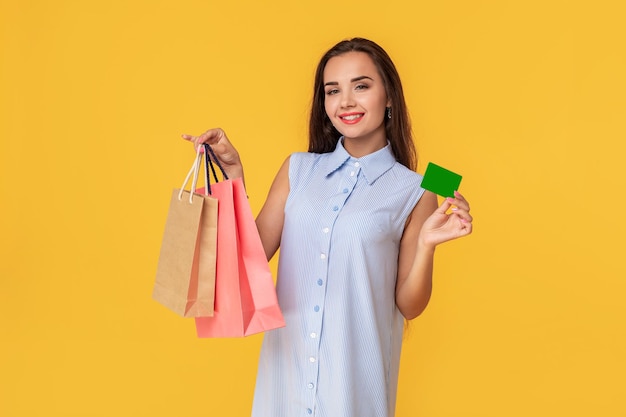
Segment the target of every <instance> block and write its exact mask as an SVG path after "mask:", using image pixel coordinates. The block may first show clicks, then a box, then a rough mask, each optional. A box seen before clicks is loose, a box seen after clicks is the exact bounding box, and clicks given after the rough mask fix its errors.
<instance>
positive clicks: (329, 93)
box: [326, 88, 339, 96]
mask: <svg viewBox="0 0 626 417" xmlns="http://www.w3.org/2000/svg"><path fill="white" fill-rule="evenodd" d="M338 92H339V90H338V89H336V88H332V89H330V90H326V95H328V96H332V95H334V94H337V93H338Z"/></svg>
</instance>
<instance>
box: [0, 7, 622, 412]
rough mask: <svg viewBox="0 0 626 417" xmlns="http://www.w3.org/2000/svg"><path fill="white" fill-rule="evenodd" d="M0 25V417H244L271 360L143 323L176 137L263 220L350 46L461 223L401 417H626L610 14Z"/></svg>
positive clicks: (179, 161)
mask: <svg viewBox="0 0 626 417" xmlns="http://www.w3.org/2000/svg"><path fill="white" fill-rule="evenodd" d="M0 4H1V5H0V34H1V35H0V36H1V38H0V48H1V51H0V53H1V57H0V141H1V146H0V195H1V197H0V198H1V207H0V210H1V216H0V236H1V237H0V240H1V247H0V257H1V262H0V335H1V336H0V415H2V416H7V417H13V416H44V415H45V416H148V415H149V416H247V415H248V413H249V409H250V405H251V400H252V390H253V384H254V378H255V373H256V360H257V355H258V349H259V346H260V342H261V337H260V336H253V337H250V338H246V339H226V340H225V339H219V340H218V339H212V340H206V339H205V340H199V339H197V338H196V337H195V330H194V326H193V322H192V321H190V320H186V319H182V318H179V317H177V316H175V315H174V314H173V313H171V312H169V311H168V310H166V309H165V308H163V307H161V306H160V305H158V304H157V303H155V302H154V301H152V300H151V291H152V285H153V282H154V274H155V270H156V263H157V257H158V252H159V247H160V239H161V235H162V232H163V226H164V221H165V216H166V211H167V205H168V201H169V196H170V192H171V189H172V188H174V187H177V186H179V183H180V182H181V181H182V179H183V177H184V174H185V173H186V170H187V168H188V166H189V165H190V163H191V161H192V159H193V153H192V149H191V147H190V146H189V145H188V144H186V143H184V142H183V141H182V140H181V139H180V134H182V133H191V134H198V133H200V132H202V131H204V130H205V129H207V128H210V127H216V126H220V127H223V128H224V129H226V131H227V132H228V134H229V136H230V137H231V139H232V140H233V141H234V142H235V143H236V144H237V146H238V148H239V150H240V153H241V155H242V158H243V160H244V162H245V166H246V173H247V185H248V192H249V194H250V202H251V204H252V208H253V211H255V212H258V210H259V208H260V205H261V204H262V201H263V200H264V197H265V195H266V192H267V190H268V187H269V185H270V182H271V180H272V178H273V176H274V174H275V172H276V170H277V169H278V167H279V164H280V162H281V161H282V160H283V159H284V158H285V157H286V156H287V154H288V153H290V152H293V151H299V150H304V149H306V123H307V120H306V116H307V112H308V107H309V103H310V95H311V85H312V76H313V70H314V66H315V65H316V63H317V61H318V59H319V57H320V56H321V54H322V53H323V52H324V51H325V50H326V49H327V48H329V47H330V46H331V45H333V44H334V43H335V42H337V41H339V40H341V39H344V38H347V37H352V36H364V37H368V38H371V39H373V40H375V41H377V42H378V43H380V44H381V45H382V46H383V47H385V48H386V49H387V51H388V52H389V53H390V55H391V56H392V58H393V59H394V60H395V62H396V64H397V66H398V69H399V71H400V73H401V75H402V77H403V81H404V84H405V89H406V95H407V100H408V104H409V108H410V110H411V114H412V119H413V123H414V130H415V133H416V136H417V145H418V149H419V152H420V169H419V170H420V171H423V169H424V167H425V164H426V162H427V161H434V162H436V163H438V164H440V165H443V166H445V167H447V168H449V169H452V170H454V171H457V172H459V173H461V174H462V175H463V176H464V180H463V183H462V185H461V191H462V192H464V193H465V194H466V195H467V197H468V198H469V199H470V201H471V203H472V209H473V214H474V215H475V218H476V222H475V233H474V234H473V235H472V236H471V237H470V238H467V239H464V240H461V241H456V242H453V243H449V244H446V245H445V246H443V247H441V248H440V249H439V251H438V254H437V265H436V277H435V292H434V296H433V299H432V301H431V305H430V306H429V308H428V309H427V311H426V312H425V313H424V315H423V316H421V317H420V318H418V319H417V320H415V321H413V322H412V323H411V326H410V328H409V330H408V332H407V335H406V342H405V346H404V351H403V357H402V369H401V378H400V387H399V395H398V411H397V415H398V417H409V416H423V417H447V416H464V417H468V416H470V417H473V416H477V417H478V416H480V417H487V416H488V417H492V416H493V417H501V416H507V417H514V416H561V415H562V416H592V415H597V416H603V417H604V416H623V415H626V403H625V402H624V400H623V394H624V386H625V377H624V375H626V359H625V353H626V331H625V319H626V303H625V302H624V300H623V298H624V295H625V294H626V291H625V290H626V284H625V282H624V278H625V277H626V267H625V264H626V261H625V260H624V255H623V252H624V243H623V239H624V235H625V232H626V227H625V226H624V223H625V222H624V219H623V210H624V206H625V204H624V203H625V202H626V201H625V199H624V197H623V195H622V194H623V184H624V181H623V167H624V154H625V152H626V146H625V145H624V143H625V139H626V128H625V122H624V118H625V116H626V112H625V110H626V77H625V74H626V53H625V49H624V48H625V47H624V45H625V40H626V39H625V35H626V31H625V30H624V25H623V23H624V20H625V17H626V16H625V13H624V12H625V10H624V6H622V5H621V4H622V2H620V1H618V0H615V1H613V2H611V1H607V0H595V1H591V0H590V1H565V0H560V1H559V0H553V1H539V0H529V1H510V0H491V1H487V0H476V1H465V0H450V1H423V0H418V1H384V2H379V1H373V0H363V1H361V2H356V3H355V2H336V1H328V0H321V1H315V2H305V1H303V2H294V1H287V0H281V1H275V2H263V1H243V2H237V1H233V2H228V1H219V2H218V1H213V0H209V1H198V0H196V1H192V0H187V1H185V0H183V1H178V2H174V1H147V0H143V1H139V0H138V1H120V0H110V1H94V2H91V1H79V0H75V1H71V0H57V1H36V0H33V1H6V0H2V2H1V3H0ZM272 266H273V268H275V263H272Z"/></svg>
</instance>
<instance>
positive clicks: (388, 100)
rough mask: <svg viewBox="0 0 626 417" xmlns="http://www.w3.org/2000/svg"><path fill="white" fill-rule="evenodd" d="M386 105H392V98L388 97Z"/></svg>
mask: <svg viewBox="0 0 626 417" xmlns="http://www.w3.org/2000/svg"><path fill="white" fill-rule="evenodd" d="M385 107H391V99H390V98H387V105H386V106H385Z"/></svg>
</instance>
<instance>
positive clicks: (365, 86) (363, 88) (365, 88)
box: [354, 84, 370, 90]
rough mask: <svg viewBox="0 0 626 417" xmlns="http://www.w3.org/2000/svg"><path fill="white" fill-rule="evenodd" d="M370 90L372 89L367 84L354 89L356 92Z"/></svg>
mask: <svg viewBox="0 0 626 417" xmlns="http://www.w3.org/2000/svg"><path fill="white" fill-rule="evenodd" d="M368 88H370V86H369V85H367V84H357V86H356V87H354V89H355V90H367V89H368Z"/></svg>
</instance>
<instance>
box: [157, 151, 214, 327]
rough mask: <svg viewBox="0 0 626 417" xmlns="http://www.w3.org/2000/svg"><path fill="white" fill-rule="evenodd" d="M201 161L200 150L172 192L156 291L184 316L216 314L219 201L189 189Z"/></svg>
mask: <svg viewBox="0 0 626 417" xmlns="http://www.w3.org/2000/svg"><path fill="white" fill-rule="evenodd" d="M201 162H202V155H201V153H200V152H198V153H197V154H196V159H195V160H194V165H193V166H192V168H191V169H190V171H189V173H188V174H187V177H186V178H185V182H184V183H183V185H182V187H181V188H180V189H176V190H174V191H173V192H172V196H171V200H170V206H169V211H168V215H167V220H166V223H165V231H164V233H163V241H162V244H161V252H160V255H159V263H158V266H157V274H156V281H155V284H154V290H153V294H152V296H153V298H154V299H155V300H156V301H158V302H159V303H160V304H162V305H164V306H165V307H167V308H169V309H170V310H172V311H174V312H175V313H177V314H179V315H181V316H184V317H197V316H212V315H213V310H214V301H215V267H216V250H217V211H218V202H217V199H215V198H213V197H211V196H210V195H208V192H207V193H204V194H199V193H192V192H190V191H187V190H185V186H186V185H187V183H188V181H189V178H190V177H191V176H192V174H193V181H192V188H191V189H192V190H193V189H194V188H195V187H196V184H197V179H198V171H199V170H200V165H201ZM205 182H206V184H207V185H208V184H209V182H208V175H207V173H206V167H205ZM207 189H208V187H207Z"/></svg>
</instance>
